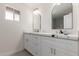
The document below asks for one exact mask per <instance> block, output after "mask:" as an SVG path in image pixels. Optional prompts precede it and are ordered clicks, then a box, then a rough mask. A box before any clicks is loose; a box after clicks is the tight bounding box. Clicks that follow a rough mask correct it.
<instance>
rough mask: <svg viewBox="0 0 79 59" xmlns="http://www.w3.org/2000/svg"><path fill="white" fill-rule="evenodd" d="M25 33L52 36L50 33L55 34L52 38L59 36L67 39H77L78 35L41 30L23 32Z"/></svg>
mask: <svg viewBox="0 0 79 59" xmlns="http://www.w3.org/2000/svg"><path fill="white" fill-rule="evenodd" d="M24 33H27V34H33V35H41V36H45V37H52V35H55V37H53V38H59V39H68V40H78V39H79V38H78V35H76V34H69V35H64V34H56V33H43V32H24Z"/></svg>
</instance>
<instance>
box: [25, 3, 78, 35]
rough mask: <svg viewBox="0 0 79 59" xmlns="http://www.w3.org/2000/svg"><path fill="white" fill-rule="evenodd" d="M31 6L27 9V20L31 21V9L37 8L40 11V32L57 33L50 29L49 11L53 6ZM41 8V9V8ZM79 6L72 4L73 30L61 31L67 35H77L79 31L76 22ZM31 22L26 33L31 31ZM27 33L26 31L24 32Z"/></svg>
mask: <svg viewBox="0 0 79 59" xmlns="http://www.w3.org/2000/svg"><path fill="white" fill-rule="evenodd" d="M30 6H32V8H31V7H30V8H31V9H29V12H28V20H27V21H29V20H31V21H32V20H33V19H32V12H33V9H34V8H39V9H40V11H41V13H42V14H41V31H42V32H50V33H53V32H56V31H59V30H54V29H52V27H51V24H52V21H51V11H52V8H53V4H34V5H33V4H32V5H30ZM41 6H42V7H41ZM78 10H79V4H77V3H74V4H73V29H65V30H63V31H66V32H67V33H72V34H74V33H78V32H77V31H78V30H79V26H77V25H78V24H79V22H78V19H79V18H78V17H79V16H78V15H79V12H78ZM31 23H32V22H29V28H28V31H29V32H30V31H32V24H31ZM26 31H27V30H26Z"/></svg>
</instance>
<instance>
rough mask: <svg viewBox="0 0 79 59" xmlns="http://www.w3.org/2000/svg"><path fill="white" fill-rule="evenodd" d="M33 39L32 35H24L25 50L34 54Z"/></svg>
mask: <svg viewBox="0 0 79 59" xmlns="http://www.w3.org/2000/svg"><path fill="white" fill-rule="evenodd" d="M31 41H32V37H31V35H30V34H24V48H25V49H26V50H28V51H29V52H32V46H31Z"/></svg>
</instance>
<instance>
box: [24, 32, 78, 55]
mask: <svg viewBox="0 0 79 59" xmlns="http://www.w3.org/2000/svg"><path fill="white" fill-rule="evenodd" d="M23 37H24V49H26V50H27V51H29V52H30V53H31V54H32V55H34V56H77V55H79V41H78V40H68V39H64V38H63V39H60V38H56V37H51V36H45V35H41V34H34V33H24V34H23Z"/></svg>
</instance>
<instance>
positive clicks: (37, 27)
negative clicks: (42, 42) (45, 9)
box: [33, 8, 41, 32]
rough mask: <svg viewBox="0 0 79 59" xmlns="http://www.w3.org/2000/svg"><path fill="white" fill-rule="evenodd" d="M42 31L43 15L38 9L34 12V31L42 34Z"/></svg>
mask: <svg viewBox="0 0 79 59" xmlns="http://www.w3.org/2000/svg"><path fill="white" fill-rule="evenodd" d="M40 30H41V14H40V12H39V10H38V8H36V9H34V11H33V31H34V32H40Z"/></svg>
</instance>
